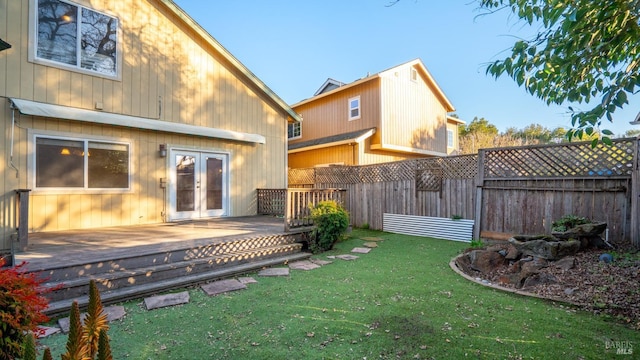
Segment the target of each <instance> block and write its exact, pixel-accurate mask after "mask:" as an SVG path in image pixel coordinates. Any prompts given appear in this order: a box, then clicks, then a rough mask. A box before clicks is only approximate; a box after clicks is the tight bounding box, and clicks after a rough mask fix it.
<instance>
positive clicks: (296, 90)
mask: <svg viewBox="0 0 640 360" xmlns="http://www.w3.org/2000/svg"><path fill="white" fill-rule="evenodd" d="M174 1H175V2H176V3H177V4H178V5H179V6H180V7H181V8H182V9H184V10H185V11H186V12H187V13H188V14H189V15H190V16H191V17H192V18H193V19H194V20H196V21H197V22H198V23H199V24H200V25H201V26H202V27H203V28H204V29H205V30H207V31H208V32H209V33H210V34H211V35H212V36H213V37H214V38H216V39H217V40H218V41H219V42H220V43H221V44H222V45H223V46H224V47H225V48H226V49H227V50H229V51H230V52H231V53H232V54H233V55H234V56H235V57H236V58H237V59H238V60H240V61H241V62H242V63H243V64H244V65H245V66H246V67H247V68H248V69H249V70H251V71H252V72H253V73H254V74H256V75H257V76H258V77H259V78H260V79H261V80H262V81H263V82H264V83H265V84H266V85H267V86H269V88H271V89H272V90H273V91H274V92H275V93H276V94H278V96H280V97H281V98H282V99H283V100H284V101H286V102H287V103H289V104H294V103H296V102H298V101H301V100H303V99H306V98H309V97H311V96H313V94H314V93H315V92H316V90H317V89H318V88H319V87H320V86H321V85H322V84H323V83H324V82H325V80H326V79H327V78H329V77H331V78H334V79H336V80H339V81H342V82H345V83H349V82H352V81H355V80H357V79H359V78H362V77H365V76H366V75H367V73H371V74H373V73H377V72H380V71H382V70H386V69H388V68H391V67H394V66H396V65H399V64H402V63H404V62H407V61H410V60H413V59H416V58H420V59H421V60H422V61H423V62H424V64H425V66H426V67H427V69H428V70H429V72H431V75H433V77H434V78H435V80H436V81H437V83H438V85H439V86H440V88H442V90H443V91H444V93H445V94H446V95H447V97H448V98H449V100H450V101H451V102H452V103H453V105H454V106H455V108H456V111H455V113H457V114H458V116H459V117H460V118H461V119H462V120H465V121H467V123H469V122H471V120H472V119H473V118H474V117H476V116H477V117H484V118H486V119H487V120H489V122H490V123H492V124H494V125H496V126H497V127H498V129H500V131H504V130H506V129H507V128H508V127H516V128H518V129H521V128H523V127H525V126H526V125H529V124H533V123H537V124H541V125H543V126H545V127H547V128H549V129H553V128H556V127H564V128H567V129H568V128H570V127H571V119H570V117H569V115H567V109H566V108H565V107H560V106H547V105H546V104H545V103H544V102H542V101H541V100H539V99H537V98H535V97H533V96H531V95H529V93H527V92H526V91H525V90H524V89H523V88H519V87H518V86H517V85H516V84H515V82H513V81H512V80H511V79H510V78H507V77H504V78H500V79H498V80H496V79H494V78H492V77H490V76H488V75H485V66H486V64H487V63H489V62H493V61H495V60H498V59H501V58H504V57H505V56H506V55H508V54H509V51H508V50H509V49H510V46H511V45H512V44H513V42H514V41H515V40H516V39H517V37H524V38H528V37H529V36H528V35H530V34H532V33H533V30H532V29H530V28H529V27H527V26H525V25H522V24H521V23H518V22H517V21H516V20H517V19H513V18H510V17H509V14H508V13H507V12H499V13H497V14H492V15H485V16H478V15H479V12H478V10H477V5H476V4H477V2H475V1H473V0H447V1H435V0H402V1H400V2H399V3H397V4H396V5H394V6H390V7H389V6H387V5H388V4H389V3H390V0H268V1H265V0H216V1H204V0H174ZM629 102H630V103H629V104H628V105H627V106H626V107H625V109H624V110H618V111H617V112H616V114H615V117H614V122H613V123H611V122H608V121H606V120H605V121H603V128H605V129H609V130H611V131H613V132H614V133H615V134H622V133H624V132H625V131H626V130H629V129H640V126H638V125H635V126H634V125H630V124H629V121H632V120H633V119H634V118H635V116H636V114H637V113H638V111H639V110H640V96H638V95H636V96H634V97H631V98H630V101H629ZM582 106H585V105H582ZM574 107H575V106H574Z"/></svg>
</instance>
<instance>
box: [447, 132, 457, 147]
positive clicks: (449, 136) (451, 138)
mask: <svg viewBox="0 0 640 360" xmlns="http://www.w3.org/2000/svg"><path fill="white" fill-rule="evenodd" d="M454 146H455V139H454V133H453V130H451V129H447V147H448V148H453V147H454Z"/></svg>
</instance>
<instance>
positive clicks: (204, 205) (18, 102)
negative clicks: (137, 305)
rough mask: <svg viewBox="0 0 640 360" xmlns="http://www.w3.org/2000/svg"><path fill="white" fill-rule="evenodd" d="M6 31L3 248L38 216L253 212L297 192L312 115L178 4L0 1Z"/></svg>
mask: <svg viewBox="0 0 640 360" xmlns="http://www.w3.org/2000/svg"><path fill="white" fill-rule="evenodd" d="M0 24H2V26H0V38H1V39H2V40H3V43H4V45H6V46H4V45H3V46H2V47H0V48H6V49H4V50H3V51H0V131H1V133H2V139H3V140H2V146H1V147H0V155H1V156H0V159H1V160H0V169H1V170H2V177H1V181H0V247H1V248H0V249H2V248H3V249H5V250H6V249H7V248H10V247H11V246H12V241H13V242H14V245H15V239H16V227H17V224H18V222H19V220H20V221H24V220H26V219H27V218H28V230H29V231H31V232H41V231H55V230H65V229H87V228H98V227H105V226H122V225H135V224H152V223H161V222H166V221H178V220H185V219H200V218H210V217H220V216H245V215H253V214H255V213H256V202H255V201H256V189H257V188H284V187H286V181H287V179H286V168H287V163H286V162H287V154H286V140H287V139H286V127H287V123H288V122H293V121H298V120H300V118H299V117H298V115H297V114H296V113H295V112H294V111H293V110H292V109H291V108H290V107H289V106H288V105H287V104H286V103H284V101H282V100H281V99H280V98H279V97H278V96H277V95H276V94H274V93H273V92H272V91H271V90H270V89H269V88H268V87H267V86H266V85H265V84H264V83H263V82H262V81H260V79H258V78H256V77H255V76H254V75H253V74H252V73H251V72H250V71H249V70H248V69H247V68H246V67H245V66H244V65H242V64H241V63H240V62H239V61H238V60H237V59H236V58H234V57H233V56H232V55H231V54H230V53H229V52H228V51H227V50H225V48H224V47H222V45H220V44H219V43H218V42H217V41H216V40H215V39H214V38H213V37H212V36H211V35H209V34H208V33H207V32H206V31H205V30H204V29H202V28H201V27H200V26H199V25H198V24H197V23H195V22H194V21H193V20H192V19H191V18H190V17H189V16H188V15H187V14H186V13H184V11H182V10H181V9H180V8H179V7H178V6H177V5H176V4H174V3H173V2H172V1H170V0H119V1H110V0H0ZM0 44H2V43H0ZM8 46H10V47H9V48H7V47H8ZM17 190H22V191H21V192H20V194H21V195H22V199H23V200H24V199H25V198H27V195H28V200H29V201H28V204H29V211H28V213H27V212H26V211H22V212H23V213H21V214H18V213H17V212H18V206H17V205H16V193H17ZM22 230H24V227H23V229H22ZM19 245H20V246H25V244H19Z"/></svg>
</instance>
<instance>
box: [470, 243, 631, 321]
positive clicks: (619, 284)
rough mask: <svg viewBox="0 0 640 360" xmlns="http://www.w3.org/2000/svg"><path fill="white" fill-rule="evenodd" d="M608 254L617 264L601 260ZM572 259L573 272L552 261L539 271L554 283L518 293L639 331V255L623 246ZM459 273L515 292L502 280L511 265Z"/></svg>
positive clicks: (586, 253)
mask: <svg viewBox="0 0 640 360" xmlns="http://www.w3.org/2000/svg"><path fill="white" fill-rule="evenodd" d="M505 248H506V245H505ZM471 250H473V249H469V251H471ZM605 253H608V254H613V258H614V261H613V262H611V263H606V262H604V261H601V260H600V256H601V255H602V254H605ZM573 257H574V258H575V262H574V266H573V267H571V268H570V269H567V266H560V265H561V264H556V262H550V263H549V265H548V266H545V267H542V268H540V269H538V270H537V272H538V273H539V274H540V276H542V277H552V278H554V279H555V280H556V281H555V283H551V284H537V285H535V286H527V287H524V288H521V289H519V290H522V291H524V292H529V293H533V294H536V295H538V296H540V297H544V298H548V299H552V300H560V301H565V302H568V303H572V304H575V305H577V306H579V307H580V308H582V309H584V310H587V311H592V312H593V313H596V314H609V315H611V316H614V317H615V318H617V319H619V320H620V321H622V322H624V323H627V324H629V325H630V326H632V327H634V328H636V329H640V253H639V252H638V251H637V250H634V249H632V248H631V247H630V246H623V247H619V248H618V249H617V250H616V251H615V252H612V251H608V250H601V249H587V250H583V251H580V252H578V253H577V254H575V255H573ZM460 270H461V271H463V272H464V273H466V274H467V275H469V276H471V277H473V278H480V279H482V280H486V281H489V282H491V283H493V284H499V285H500V286H502V287H506V288H512V289H516V286H515V285H513V284H505V283H502V282H501V281H500V279H503V278H505V277H508V276H509V275H510V274H511V271H512V270H511V268H510V267H509V265H508V263H507V264H506V265H505V266H501V267H498V268H496V269H494V270H492V271H490V272H487V273H480V272H478V271H475V270H473V269H469V268H467V269H463V268H460Z"/></svg>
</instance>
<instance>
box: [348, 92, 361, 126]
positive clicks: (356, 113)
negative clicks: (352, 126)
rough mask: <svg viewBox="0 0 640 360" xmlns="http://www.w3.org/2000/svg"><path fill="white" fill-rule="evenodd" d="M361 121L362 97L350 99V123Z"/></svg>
mask: <svg viewBox="0 0 640 360" xmlns="http://www.w3.org/2000/svg"><path fill="white" fill-rule="evenodd" d="M356 119H360V96H356V97H352V98H351V99H349V121H351V120H356Z"/></svg>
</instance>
